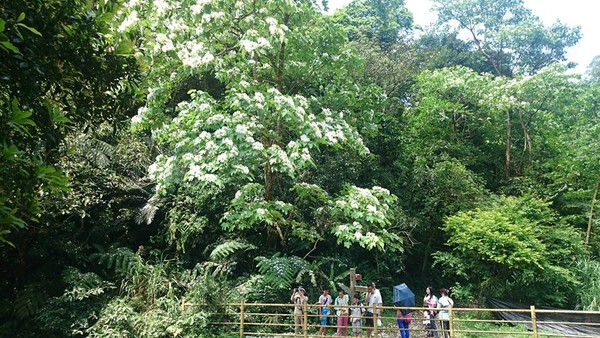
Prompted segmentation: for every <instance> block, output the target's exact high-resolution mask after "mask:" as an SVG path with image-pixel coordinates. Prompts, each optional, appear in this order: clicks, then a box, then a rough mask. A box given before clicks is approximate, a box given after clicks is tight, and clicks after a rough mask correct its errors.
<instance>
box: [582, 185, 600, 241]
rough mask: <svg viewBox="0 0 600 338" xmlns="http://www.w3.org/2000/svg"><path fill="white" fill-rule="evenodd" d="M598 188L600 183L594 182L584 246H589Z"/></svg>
mask: <svg viewBox="0 0 600 338" xmlns="http://www.w3.org/2000/svg"><path fill="white" fill-rule="evenodd" d="M599 188H600V181H598V182H596V189H594V196H593V197H592V203H591V204H590V217H589V218H588V227H587V232H586V234H585V244H586V245H588V244H590V235H591V234H592V221H593V219H594V204H596V198H597V197H598V189H599Z"/></svg>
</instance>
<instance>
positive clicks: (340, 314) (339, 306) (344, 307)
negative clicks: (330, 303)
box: [335, 290, 350, 337]
mask: <svg viewBox="0 0 600 338" xmlns="http://www.w3.org/2000/svg"><path fill="white" fill-rule="evenodd" d="M349 303H350V299H349V298H348V295H347V294H345V293H344V291H343V290H342V291H340V293H339V294H338V296H337V298H336V299H335V314H336V316H337V336H338V337H339V336H343V337H348V305H350V304H349Z"/></svg>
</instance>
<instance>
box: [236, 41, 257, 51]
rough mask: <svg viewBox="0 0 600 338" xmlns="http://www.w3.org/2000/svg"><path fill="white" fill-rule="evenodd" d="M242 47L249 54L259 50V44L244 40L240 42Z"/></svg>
mask: <svg viewBox="0 0 600 338" xmlns="http://www.w3.org/2000/svg"><path fill="white" fill-rule="evenodd" d="M240 45H242V47H243V48H244V50H246V52H247V53H248V54H252V53H254V50H255V49H256V48H258V43H256V42H254V41H250V40H242V41H240Z"/></svg>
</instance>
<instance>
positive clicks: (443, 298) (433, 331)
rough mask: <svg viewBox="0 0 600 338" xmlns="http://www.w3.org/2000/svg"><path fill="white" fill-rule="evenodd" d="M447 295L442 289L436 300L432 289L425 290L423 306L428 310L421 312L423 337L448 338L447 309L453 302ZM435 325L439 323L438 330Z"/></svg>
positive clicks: (446, 290) (448, 316)
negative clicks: (423, 329)
mask: <svg viewBox="0 0 600 338" xmlns="http://www.w3.org/2000/svg"><path fill="white" fill-rule="evenodd" d="M448 293H449V291H448V289H445V288H442V289H440V298H437V297H436V296H435V295H434V294H433V288H431V287H430V286H429V287H427V288H426V289H425V297H424V298H423V303H424V304H423V305H424V306H425V307H427V308H428V310H425V311H423V326H424V327H425V337H434V338H439V337H443V338H449V337H450V310H449V308H451V307H452V306H454V301H453V300H452V298H450V297H449V296H448ZM436 323H439V324H440V326H441V327H439V328H438V327H437V326H438V325H437V324H436ZM438 330H440V331H438ZM438 332H439V334H438ZM407 337H408V336H407Z"/></svg>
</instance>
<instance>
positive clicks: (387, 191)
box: [373, 186, 390, 195]
mask: <svg viewBox="0 0 600 338" xmlns="http://www.w3.org/2000/svg"><path fill="white" fill-rule="evenodd" d="M373 190H375V191H379V192H382V193H384V194H385V195H389V194H390V191H389V190H387V189H385V188H382V187H379V186H374V187H373Z"/></svg>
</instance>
